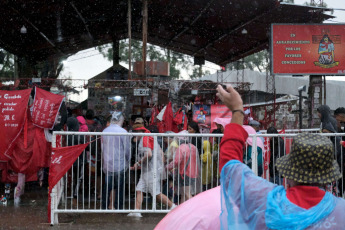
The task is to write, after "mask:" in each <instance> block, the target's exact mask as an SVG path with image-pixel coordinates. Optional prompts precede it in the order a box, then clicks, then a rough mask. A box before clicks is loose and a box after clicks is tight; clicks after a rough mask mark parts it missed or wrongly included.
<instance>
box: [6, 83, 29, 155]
mask: <svg viewBox="0 0 345 230" xmlns="http://www.w3.org/2000/svg"><path fill="white" fill-rule="evenodd" d="M30 93H31V89H26V90H16V91H6V90H0V111H1V115H0V131H1V135H0V137H1V141H0V160H4V159H6V157H5V156H7V157H9V158H11V157H10V156H9V155H8V152H9V150H10V149H11V148H12V147H13V144H14V143H15V141H16V139H17V138H18V136H19V134H20V133H21V131H22V129H23V127H24V124H25V120H26V114H27V113H26V110H27V107H28V102H29V97H30ZM7 160H8V159H7Z"/></svg>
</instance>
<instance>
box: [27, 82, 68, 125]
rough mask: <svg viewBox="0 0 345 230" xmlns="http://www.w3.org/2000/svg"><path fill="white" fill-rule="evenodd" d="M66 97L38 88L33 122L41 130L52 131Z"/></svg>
mask: <svg viewBox="0 0 345 230" xmlns="http://www.w3.org/2000/svg"><path fill="white" fill-rule="evenodd" d="M63 98H64V96H62V95H58V94H54V93H50V92H48V91H45V90H43V89H40V88H37V87H36V94H35V100H34V103H33V110H32V122H33V123H34V125H36V126H38V127H41V128H48V129H52V128H53V127H54V122H55V119H56V116H57V115H58V112H59V109H60V106H61V103H62V100H63Z"/></svg>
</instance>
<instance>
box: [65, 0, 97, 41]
mask: <svg viewBox="0 0 345 230" xmlns="http://www.w3.org/2000/svg"><path fill="white" fill-rule="evenodd" d="M70 4H71V6H72V7H73V9H74V10H75V12H76V13H77V14H78V16H79V18H80V20H81V21H82V22H83V24H84V26H85V29H86V31H87V34H88V35H89V37H90V39H91V41H92V40H93V37H92V35H91V33H90V30H89V27H88V26H87V23H86V21H85V19H84V18H83V16H82V15H81V13H80V12H79V10H78V9H77V7H75V5H74V4H73V2H70Z"/></svg>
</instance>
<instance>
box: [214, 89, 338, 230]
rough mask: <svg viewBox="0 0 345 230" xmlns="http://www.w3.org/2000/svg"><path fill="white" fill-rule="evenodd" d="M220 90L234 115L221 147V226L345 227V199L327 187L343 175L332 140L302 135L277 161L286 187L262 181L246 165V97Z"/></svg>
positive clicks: (257, 227) (260, 227)
mask: <svg viewBox="0 0 345 230" xmlns="http://www.w3.org/2000/svg"><path fill="white" fill-rule="evenodd" d="M217 91H218V93H217V96H218V97H219V98H220V100H222V101H223V103H224V104H225V105H226V106H227V107H228V108H229V109H230V110H231V111H232V114H233V117H232V120H231V123H230V124H229V125H227V126H226V127H225V131H224V137H223V139H222V142H221V147H220V162H219V164H220V169H221V207H222V210H221V211H222V212H221V215H220V222H221V229H344V226H345V218H343V215H344V210H345V201H344V200H343V199H341V198H337V197H335V196H333V195H332V194H331V193H329V192H326V191H325V190H324V185H325V184H328V183H331V182H333V181H336V180H338V179H339V178H340V177H341V174H340V171H339V165H338V164H337V162H336V161H335V160H334V155H333V151H334V150H333V144H332V142H331V141H330V140H329V139H328V138H327V137H324V136H321V135H319V134H311V133H303V134H299V135H297V136H296V137H295V138H294V141H293V146H292V151H291V153H290V154H288V155H286V156H283V157H280V158H279V159H277V163H276V165H277V169H278V171H279V172H280V173H281V174H282V175H283V176H284V177H285V178H286V179H287V189H285V188H284V187H283V186H278V185H275V184H273V183H270V182H268V181H266V180H263V179H262V178H260V177H258V176H256V175H255V174H254V173H253V172H252V171H251V169H250V168H248V167H247V166H246V165H244V164H243V163H242V159H243V146H244V145H245V141H246V139H247V137H248V133H247V132H246V131H245V130H244V129H243V127H242V125H243V118H244V112H243V102H242V99H241V96H240V95H239V93H238V92H237V91H236V90H235V89H234V88H233V87H232V86H227V90H224V89H223V87H221V86H218V87H217Z"/></svg>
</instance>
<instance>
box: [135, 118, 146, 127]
mask: <svg viewBox="0 0 345 230" xmlns="http://www.w3.org/2000/svg"><path fill="white" fill-rule="evenodd" d="M134 124H142V125H145V124H144V119H143V118H142V117H137V118H136V119H135V121H134Z"/></svg>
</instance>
